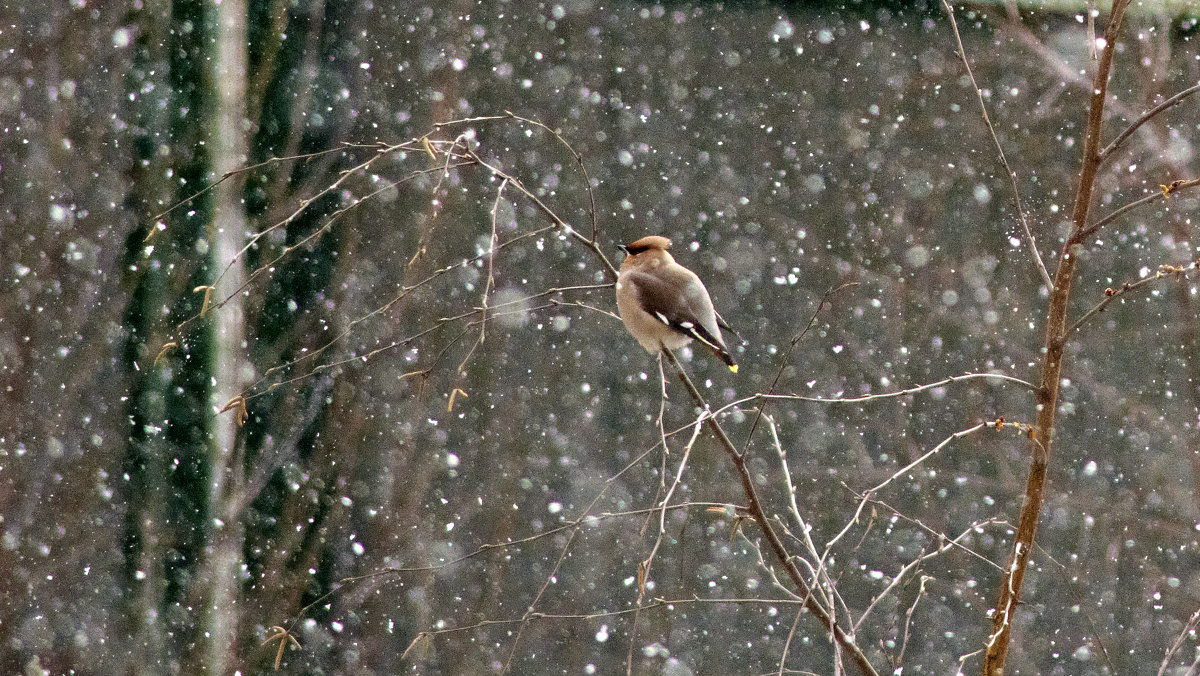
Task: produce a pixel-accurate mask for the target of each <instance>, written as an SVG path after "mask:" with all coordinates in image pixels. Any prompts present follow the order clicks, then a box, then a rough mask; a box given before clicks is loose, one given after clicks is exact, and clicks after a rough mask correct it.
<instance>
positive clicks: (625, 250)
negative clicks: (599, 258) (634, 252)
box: [617, 244, 629, 256]
mask: <svg viewBox="0 0 1200 676" xmlns="http://www.w3.org/2000/svg"><path fill="white" fill-rule="evenodd" d="M617 250H618V251H620V252H621V253H623V254H625V255H626V256H628V255H629V247H628V246H625V245H624V244H618V245H617Z"/></svg>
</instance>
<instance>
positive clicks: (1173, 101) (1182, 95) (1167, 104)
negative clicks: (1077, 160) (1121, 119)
mask: <svg viewBox="0 0 1200 676" xmlns="http://www.w3.org/2000/svg"><path fill="white" fill-rule="evenodd" d="M1196 92H1200V84H1197V85H1193V86H1191V87H1188V88H1187V89H1185V90H1183V91H1181V92H1179V93H1178V94H1176V95H1175V96H1172V97H1171V98H1169V99H1167V100H1166V101H1163V102H1162V103H1160V104H1158V105H1157V106H1154V107H1153V108H1151V109H1150V110H1147V111H1146V112H1145V113H1142V116H1141V117H1139V118H1138V119H1137V120H1135V121H1134V122H1133V124H1131V125H1129V127H1128V128H1126V129H1125V131H1123V132H1121V133H1120V134H1118V135H1117V137H1116V138H1115V139H1113V140H1112V143H1109V144H1108V146H1106V147H1105V148H1104V150H1101V151H1100V158H1101V159H1108V157H1109V156H1110V155H1112V154H1113V153H1114V152H1115V151H1116V150H1117V148H1120V147H1121V144H1123V143H1124V142H1125V140H1126V139H1128V138H1129V137H1130V136H1131V135H1132V134H1133V132H1135V131H1137V130H1138V127H1141V126H1142V125H1143V124H1146V123H1147V122H1149V121H1150V120H1151V119H1152V118H1153V117H1154V116H1155V115H1158V114H1159V113H1161V112H1163V111H1164V110H1166V109H1168V108H1172V107H1174V106H1176V105H1178V104H1179V103H1180V102H1181V101H1183V100H1184V99H1186V98H1187V97H1189V96H1191V95H1192V94H1195V93H1196Z"/></svg>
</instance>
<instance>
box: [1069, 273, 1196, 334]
mask: <svg viewBox="0 0 1200 676" xmlns="http://www.w3.org/2000/svg"><path fill="white" fill-rule="evenodd" d="M1191 268H1200V261H1197V262H1195V263H1192V264H1191V265H1189V266H1187V267H1186V268H1185V267H1180V266H1177V265H1160V266H1158V270H1157V271H1156V272H1155V273H1154V274H1153V275H1151V276H1149V277H1146V278H1144V279H1139V280H1138V281H1136V282H1125V283H1124V284H1122V285H1121V286H1120V288H1117V289H1112V288H1108V289H1105V290H1104V300H1102V301H1100V302H1099V303H1096V304H1095V305H1094V306H1093V307H1092V309H1090V310H1088V311H1087V312H1085V313H1083V316H1082V317H1080V318H1079V319H1078V320H1076V321H1075V323H1074V324H1072V325H1071V328H1069V329H1067V335H1068V336H1069V335H1071V334H1073V333H1075V332H1076V331H1078V330H1079V327H1081V326H1083V325H1084V323H1086V322H1087V320H1089V319H1091V318H1092V317H1093V316H1095V315H1096V314H1097V313H1099V312H1103V311H1104V308H1106V307H1108V306H1109V304H1110V303H1112V302H1113V301H1114V300H1116V299H1117V298H1119V297H1121V296H1124V295H1125V294H1127V293H1129V292H1130V291H1136V290H1137V289H1140V288H1141V287H1143V286H1146V285H1148V284H1152V283H1154V282H1157V281H1158V280H1160V279H1164V278H1166V277H1175V278H1176V279H1179V278H1182V277H1184V276H1185V275H1186V274H1187V271H1188V270H1189V269H1191Z"/></svg>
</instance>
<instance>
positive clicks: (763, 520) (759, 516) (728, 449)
mask: <svg viewBox="0 0 1200 676" xmlns="http://www.w3.org/2000/svg"><path fill="white" fill-rule="evenodd" d="M662 354H663V356H664V357H666V358H667V361H669V362H670V363H671V366H672V367H673V368H674V369H675V372H676V373H677V374H678V375H679V380H680V382H682V383H683V385H684V388H685V389H687V391H688V394H689V395H690V396H691V398H692V401H693V402H694V403H695V405H696V406H697V407H698V408H700V410H705V411H706V410H710V409H709V407H708V403H707V402H706V401H705V400H704V397H703V396H702V395H701V394H700V391H699V390H697V389H696V385H695V384H694V383H693V382H692V379H691V378H689V377H688V375H687V372H686V371H684V370H683V365H682V364H680V363H679V360H678V359H677V358H676V357H675V355H674V354H673V353H672V352H671V351H670V350H667V349H663V350H662ZM705 423H706V424H707V426H708V429H709V431H710V432H712V435H713V437H714V438H715V439H716V440H717V442H718V443H719V444H720V446H721V448H722V449H723V450H724V451H725V453H726V455H728V456H729V459H730V461H731V462H732V464H733V466H734V469H735V470H737V475H738V478H739V479H740V480H741V482H742V492H743V494H744V495H745V496H746V500H747V503H748V504H747V506H746V509H747V511H748V512H749V514H750V517H751V518H753V519H754V521H755V522H756V523H757V524H758V527H759V529H760V530H761V531H762V533H763V535H764V536H766V539H767V543H768V544H769V545H770V547H771V551H772V553H773V554H774V555H775V558H776V560H778V562H779V563H780V565H782V566H783V568H784V570H785V571H786V572H787V574H788V577H789V578H791V581H792V584H793V585H795V587H796V588H797V589H800V590H802V592H803V595H804V597H805V599H804V605H805V607H806V608H807V609H808V611H809V612H811V613H812V614H813V616H814V617H816V618H817V620H818V621H820V622H821V624H822V625H823V626H824V627H825V630H826V631H827V632H829V634H830V636H831V637H832V639H833V641H834V642H835V643H836V644H837V645H838V647H839V648H840V649H841V650H844V651H845V652H846V653H847V654H849V656H850V658H851V660H852V661H853V662H854V664H855V665H856V666H857V667H858V669H859V670H860V671H861V672H862V673H863V674H865V675H867V676H878V673H879V672H877V671H876V670H875V667H873V666H872V665H871V661H870V660H868V659H867V656H866V653H864V652H863V650H862V648H861V647H859V645H858V643H857V642H856V641H855V640H854V636H853V635H852V634H850V633H847V632H846V630H845V629H843V628H842V626H841V625H840V624H838V622H837V621H836V619H835V618H834V616H833V615H832V613H831V611H830V610H829V609H827V608H826V607H824V606H822V605H821V604H820V603H818V602H817V600H816V597H814V596H812V594H811V593H810V590H809V586H808V584H807V583H806V582H805V581H804V576H803V575H802V574H801V572H800V569H799V568H797V566H796V563H795V560H794V559H793V557H792V556H791V554H790V553H789V552H788V550H787V547H785V546H784V544H783V541H782V540H781V539H780V538H779V534H778V533H777V532H775V528H774V527H772V526H771V522H770V520H769V519H768V517H767V514H766V512H765V511H764V510H763V506H762V501H761V500H760V499H759V497H758V489H756V488H755V486H754V479H753V477H752V476H751V474H750V470H749V467H748V466H747V464H746V458H745V456H744V455H743V454H741V453H739V452H738V450H737V448H736V447H735V446H734V445H733V442H732V441H730V440H729V436H728V435H726V434H725V430H724V429H722V427H721V424H720V423H719V422H718V421H717V418H716V417H715V416H712V415H710V416H708V417H707V418H705Z"/></svg>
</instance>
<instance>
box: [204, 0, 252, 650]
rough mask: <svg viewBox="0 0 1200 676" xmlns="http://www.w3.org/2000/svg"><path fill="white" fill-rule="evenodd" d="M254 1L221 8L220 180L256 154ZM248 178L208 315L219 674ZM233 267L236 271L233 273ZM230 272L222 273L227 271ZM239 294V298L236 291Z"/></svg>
mask: <svg viewBox="0 0 1200 676" xmlns="http://www.w3.org/2000/svg"><path fill="white" fill-rule="evenodd" d="M246 20H247V6H246V0H223V2H221V3H220V4H218V5H217V7H216V40H215V51H214V57H215V58H214V59H213V70H214V72H213V76H214V77H213V83H214V88H215V89H216V97H217V105H216V110H215V111H214V114H213V116H212V127H211V128H210V130H209V144H210V147H211V148H212V168H213V173H214V176H213V180H214V181H217V180H220V179H221V177H223V176H225V175H226V174H228V173H229V172H231V171H235V170H237V169H238V168H240V167H242V166H244V164H245V162H246V159H247V156H248V154H249V145H248V141H247V130H246V110H245V101H246V59H247V57H246V43H247V31H246ZM243 185H244V181H243V180H240V176H234V177H232V178H230V179H229V180H226V181H224V182H222V183H221V184H220V185H218V186H217V187H216V189H215V190H214V193H213V200H214V205H213V207H214V210H213V218H212V221H211V222H210V224H209V232H208V241H209V244H210V246H211V247H212V249H211V252H212V253H211V256H212V258H211V261H212V262H211V268H210V274H211V278H212V279H213V280H214V283H215V284H216V288H215V289H214V290H213V299H214V300H222V299H225V298H227V297H229V298H230V301H229V302H228V303H227V304H226V305H225V306H224V307H223V308H221V309H220V310H219V311H217V312H216V314H215V316H210V317H209V318H208V326H209V330H210V331H211V332H212V335H211V340H212V342H211V353H210V360H211V361H210V363H211V365H212V373H213V379H214V387H213V390H212V396H211V402H210V403H211V404H212V405H213V407H212V408H210V410H209V417H208V426H209V433H208V441H209V444H210V448H211V456H210V457H211V462H212V465H211V474H210V477H209V510H210V514H211V515H212V517H213V521H212V531H211V538H210V541H209V546H208V550H207V552H206V553H207V559H206V561H205V565H204V571H203V574H202V577H201V584H202V585H204V589H203V591H202V594H203V598H204V599H205V614H204V622H203V629H204V634H203V635H204V637H205V640H206V641H207V646H206V648H205V650H204V651H203V660H204V669H205V670H206V671H207V672H208V673H212V674H224V673H226V672H228V671H229V670H230V662H231V660H233V659H234V658H235V657H236V655H237V634H238V615H239V608H240V606H239V603H238V584H239V579H240V575H241V568H242V566H241V562H242V534H241V531H242V526H241V519H240V515H239V514H238V513H237V501H236V500H234V499H231V498H232V497H233V496H236V495H239V494H240V489H241V485H242V482H243V479H244V473H243V467H242V461H241V454H240V453H237V452H236V451H237V448H238V444H239V435H238V427H239V426H240V423H241V420H240V417H239V416H240V413H239V412H238V411H237V410H233V411H229V412H227V413H225V414H222V415H215V413H214V412H215V411H216V410H219V409H220V407H222V406H223V405H224V404H225V403H226V402H228V401H229V400H230V399H232V398H233V397H235V396H237V395H238V394H239V393H240V392H241V391H242V389H243V380H244V376H243V374H244V371H245V368H244V364H245V352H246V346H245V342H246V331H245V318H244V308H243V305H242V300H241V299H242V294H241V293H240V292H239V291H238V289H239V288H240V287H241V286H242V284H243V282H244V281H245V270H244V267H243V263H242V258H241V257H239V256H238V253H239V251H240V250H241V248H242V247H243V246H244V243H245V233H246V214H245V209H244V201H243V199H242V193H243ZM227 269H228V272H225V271H226V270H227ZM223 272H225V274H224V275H223V276H222V273H223ZM231 294H232V296H231Z"/></svg>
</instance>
